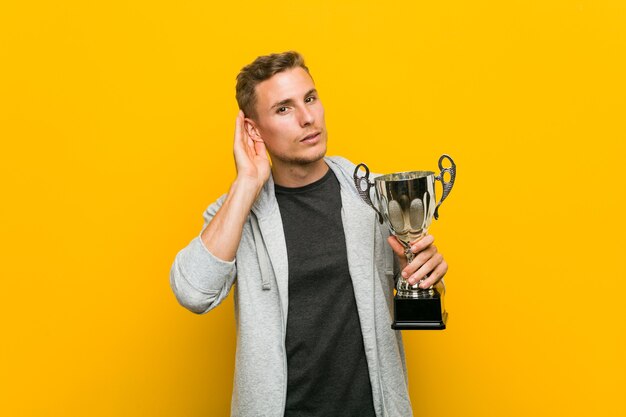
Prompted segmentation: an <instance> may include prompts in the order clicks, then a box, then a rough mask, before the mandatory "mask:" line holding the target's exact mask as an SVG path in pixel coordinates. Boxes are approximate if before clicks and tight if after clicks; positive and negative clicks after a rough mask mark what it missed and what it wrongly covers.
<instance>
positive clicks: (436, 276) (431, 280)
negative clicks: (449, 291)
mask: <svg viewBox="0 0 626 417" xmlns="http://www.w3.org/2000/svg"><path fill="white" fill-rule="evenodd" d="M447 272H448V263H447V262H446V261H443V262H441V263H440V264H439V265H437V267H436V268H435V269H434V270H433V271H432V272H431V273H430V274H429V275H428V278H426V279H425V280H424V281H422V282H420V285H419V286H420V288H430V287H431V286H432V285H435V284H436V283H437V282H439V281H440V280H441V279H442V278H443V277H444V275H446V273H447Z"/></svg>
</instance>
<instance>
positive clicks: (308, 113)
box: [299, 106, 315, 127]
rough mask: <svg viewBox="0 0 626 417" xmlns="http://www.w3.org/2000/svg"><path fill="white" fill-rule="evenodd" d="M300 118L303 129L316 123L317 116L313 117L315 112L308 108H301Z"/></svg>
mask: <svg viewBox="0 0 626 417" xmlns="http://www.w3.org/2000/svg"><path fill="white" fill-rule="evenodd" d="M299 118H300V126H302V127H306V126H310V125H312V124H313V122H314V121H315V116H314V115H313V111H312V110H311V109H310V108H309V107H307V106H303V107H302V108H301V110H300V112H299Z"/></svg>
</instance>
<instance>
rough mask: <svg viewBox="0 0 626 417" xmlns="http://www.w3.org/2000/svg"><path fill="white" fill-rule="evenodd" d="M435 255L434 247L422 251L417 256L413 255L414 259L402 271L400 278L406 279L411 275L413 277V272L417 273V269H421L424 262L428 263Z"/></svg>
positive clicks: (435, 249)
mask: <svg viewBox="0 0 626 417" xmlns="http://www.w3.org/2000/svg"><path fill="white" fill-rule="evenodd" d="M436 253H437V248H436V247H435V245H432V246H429V247H428V248H426V249H424V250H423V251H421V252H420V253H418V254H417V255H415V258H413V260H412V261H411V263H410V264H408V265H407V266H406V267H405V268H404V269H403V270H402V276H403V277H404V278H405V279H408V278H409V277H410V276H411V275H413V274H414V273H415V271H417V270H418V269H419V268H421V267H422V266H423V265H424V264H425V263H426V262H428V260H429V259H430V258H432V257H433V256H435V254H436Z"/></svg>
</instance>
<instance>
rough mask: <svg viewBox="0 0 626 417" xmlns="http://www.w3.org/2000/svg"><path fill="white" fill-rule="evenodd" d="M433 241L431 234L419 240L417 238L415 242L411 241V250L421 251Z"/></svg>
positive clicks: (414, 251)
mask: <svg viewBox="0 0 626 417" xmlns="http://www.w3.org/2000/svg"><path fill="white" fill-rule="evenodd" d="M434 241H435V238H434V237H433V235H426V236H424V237H423V238H421V239H420V240H418V241H417V242H413V244H412V245H411V252H413V253H418V252H421V251H423V250H424V249H426V248H427V247H429V246H430V245H432V244H433V242H434Z"/></svg>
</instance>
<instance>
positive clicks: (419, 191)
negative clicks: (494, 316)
mask: <svg viewBox="0 0 626 417" xmlns="http://www.w3.org/2000/svg"><path fill="white" fill-rule="evenodd" d="M444 160H448V161H449V162H450V164H451V165H450V166H449V167H447V168H444V166H443V162H444ZM361 168H363V169H364V170H365V175H363V176H360V175H359V173H360V169H361ZM439 169H440V173H439V175H437V176H436V175H435V173H434V172H432V171H410V172H396V173H392V174H387V175H381V176H379V177H376V178H374V182H373V183H372V182H370V179H369V174H370V171H369V168H368V167H367V165H365V164H359V165H357V167H356V169H355V170H354V183H355V185H356V188H357V190H358V192H359V194H360V195H361V198H362V199H363V200H364V201H365V202H366V203H367V204H369V205H370V206H371V207H372V208H373V209H374V210H375V211H376V213H377V214H378V220H379V221H380V223H381V224H382V223H383V222H384V223H385V224H386V225H387V226H388V227H389V230H390V232H391V233H392V234H393V235H395V236H396V237H397V238H398V241H399V242H400V243H401V244H402V245H403V246H404V249H405V250H404V253H405V255H406V258H407V262H409V263H410V262H411V261H412V260H413V258H414V255H413V252H411V245H412V244H414V243H415V242H416V241H418V240H420V239H421V238H423V237H424V236H425V235H426V233H427V231H428V227H429V226H430V224H431V223H432V220H433V217H434V218H435V219H438V218H439V206H441V203H442V202H443V200H445V199H446V197H448V195H449V194H450V191H451V190H452V186H453V185H454V179H455V177H456V164H455V163H454V161H453V160H452V158H450V156H448V155H442V156H441V157H440V158H439ZM446 174H448V175H449V178H444V177H445V176H446ZM435 181H440V182H441V184H442V186H443V193H442V195H441V199H440V200H439V202H437V203H435V202H436V198H435ZM371 187H374V189H375V201H376V204H374V203H373V202H372V199H371V197H370V189H371ZM396 289H397V293H396V296H395V297H394V310H395V311H394V314H395V317H394V323H393V325H392V327H393V328H394V329H445V327H446V321H447V316H448V315H447V312H446V311H445V308H444V305H443V296H444V293H445V289H444V287H443V284H439V285H438V286H437V287H430V288H426V289H422V288H419V282H418V283H415V284H414V285H411V284H409V282H408V281H407V280H405V279H404V278H402V276H400V277H399V279H398V281H397V285H396Z"/></svg>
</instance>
